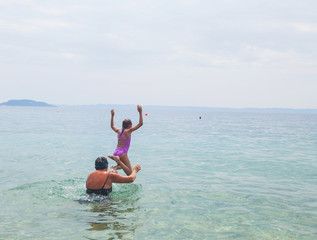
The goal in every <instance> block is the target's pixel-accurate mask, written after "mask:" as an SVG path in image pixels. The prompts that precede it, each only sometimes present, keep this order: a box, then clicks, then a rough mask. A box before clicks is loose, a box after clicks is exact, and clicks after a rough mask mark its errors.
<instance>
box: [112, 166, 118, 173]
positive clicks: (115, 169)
mask: <svg viewBox="0 0 317 240" xmlns="http://www.w3.org/2000/svg"><path fill="white" fill-rule="evenodd" d="M117 166H118V165H117ZM117 166H111V167H110V172H114V173H118V171H117V168H116V167H117Z"/></svg>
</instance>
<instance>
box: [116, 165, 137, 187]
mask: <svg viewBox="0 0 317 240" xmlns="http://www.w3.org/2000/svg"><path fill="white" fill-rule="evenodd" d="M140 170H141V166H140V164H137V165H135V166H134V167H133V169H132V173H131V174H130V175H129V176H122V175H120V174H118V173H111V175H110V178H111V181H112V182H113V183H132V182H134V180H135V178H136V174H137V172H138V171H140Z"/></svg>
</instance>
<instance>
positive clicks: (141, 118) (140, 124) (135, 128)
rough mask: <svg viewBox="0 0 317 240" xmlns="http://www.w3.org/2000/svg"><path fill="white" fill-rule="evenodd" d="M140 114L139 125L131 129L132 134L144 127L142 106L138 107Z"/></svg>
mask: <svg viewBox="0 0 317 240" xmlns="http://www.w3.org/2000/svg"><path fill="white" fill-rule="evenodd" d="M137 109H138V112H139V123H138V124H137V125H135V126H134V127H132V128H130V130H131V132H133V131H135V130H137V129H139V128H140V127H141V126H142V125H143V115H142V107H141V105H138V106H137Z"/></svg>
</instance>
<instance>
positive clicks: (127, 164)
mask: <svg viewBox="0 0 317 240" xmlns="http://www.w3.org/2000/svg"><path fill="white" fill-rule="evenodd" d="M120 160H121V163H123V164H124V165H125V167H126V168H125V169H124V168H123V167H122V169H123V171H124V172H125V174H127V176H129V175H130V174H131V173H132V166H131V163H130V160H129V157H128V154H126V153H125V154H122V155H121V156H120Z"/></svg>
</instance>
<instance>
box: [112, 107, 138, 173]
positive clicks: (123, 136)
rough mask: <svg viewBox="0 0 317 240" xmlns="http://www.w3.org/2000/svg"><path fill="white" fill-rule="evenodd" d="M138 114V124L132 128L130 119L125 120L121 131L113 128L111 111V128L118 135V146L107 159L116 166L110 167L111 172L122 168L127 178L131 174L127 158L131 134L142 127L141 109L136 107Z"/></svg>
mask: <svg viewBox="0 0 317 240" xmlns="http://www.w3.org/2000/svg"><path fill="white" fill-rule="evenodd" d="M137 109H138V112H139V123H138V124H137V125H135V126H133V127H132V122H131V120H130V119H125V120H123V122H122V130H120V129H118V128H116V127H115V126H114V122H113V117H114V110H113V109H111V128H112V130H113V131H115V132H116V133H117V134H118V145H117V148H116V150H115V151H114V153H113V155H109V156H108V157H109V158H111V159H112V160H114V161H116V163H117V165H116V166H114V167H112V169H113V170H117V169H120V168H122V169H123V171H124V172H125V174H126V175H127V176H129V175H130V174H131V173H132V166H131V163H130V160H129V158H128V150H129V147H130V141H131V134H132V132H134V131H135V130H137V129H139V128H140V127H141V126H142V125H143V116H142V107H141V106H140V105H138V106H137Z"/></svg>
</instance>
